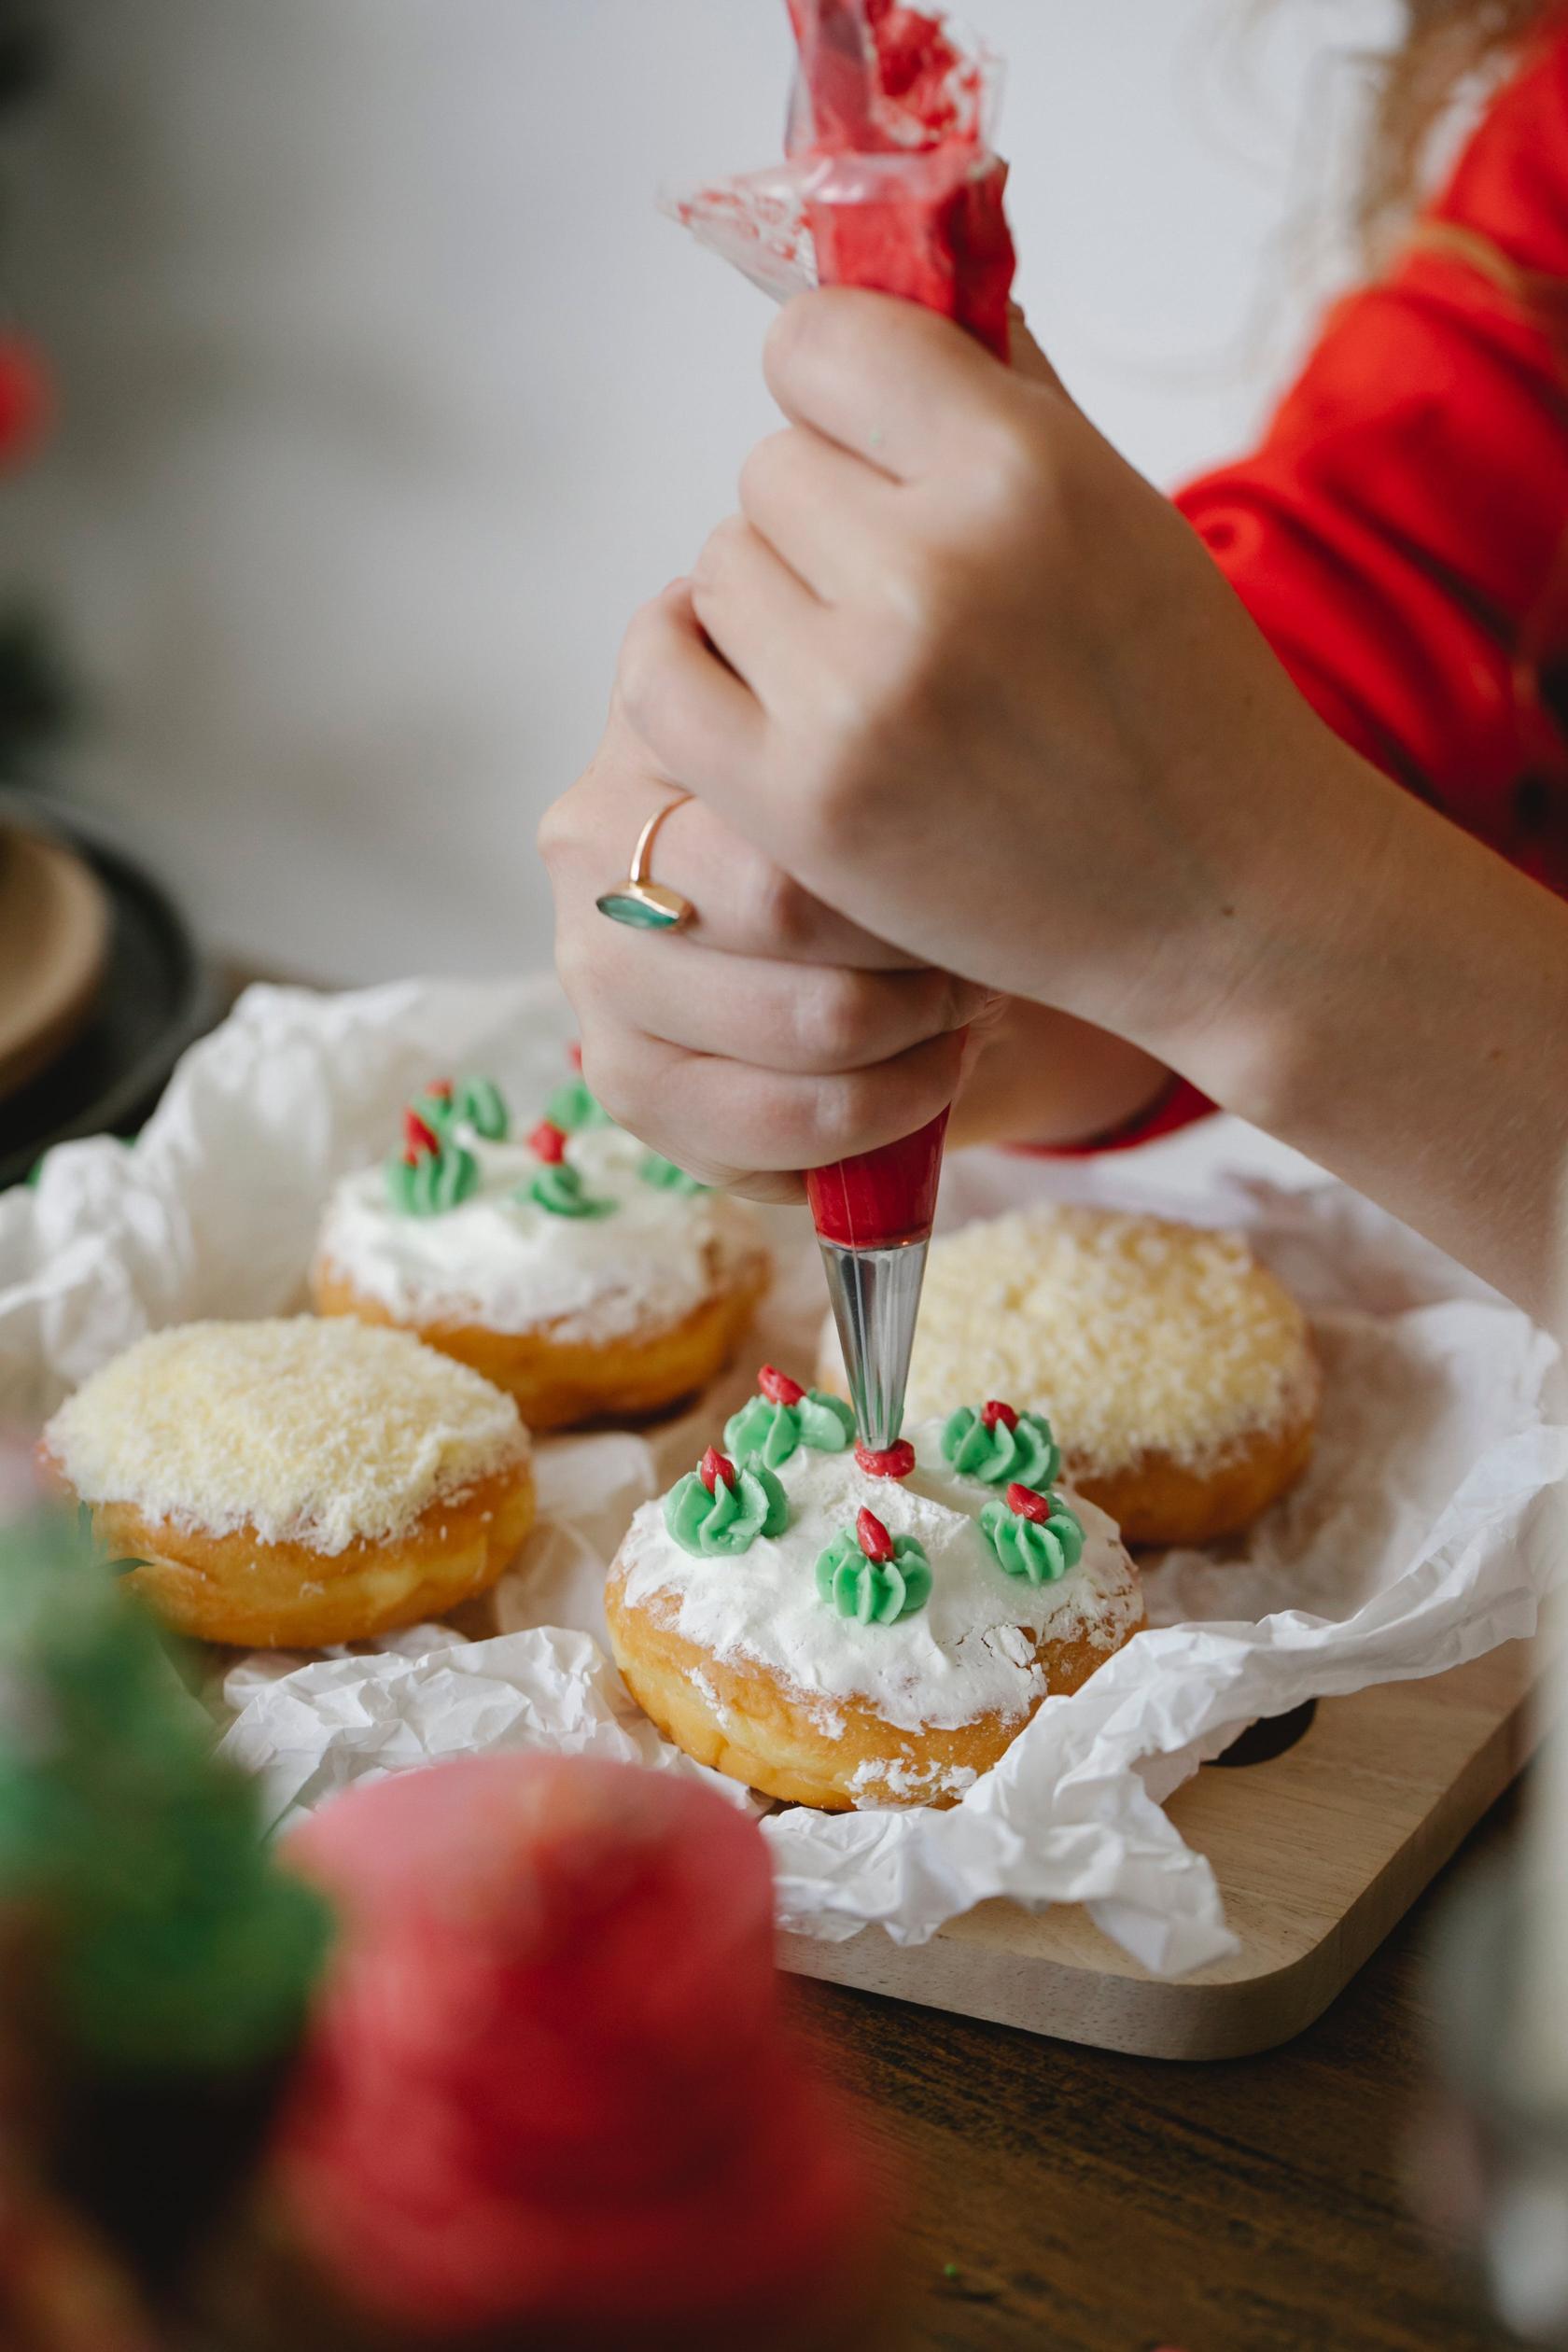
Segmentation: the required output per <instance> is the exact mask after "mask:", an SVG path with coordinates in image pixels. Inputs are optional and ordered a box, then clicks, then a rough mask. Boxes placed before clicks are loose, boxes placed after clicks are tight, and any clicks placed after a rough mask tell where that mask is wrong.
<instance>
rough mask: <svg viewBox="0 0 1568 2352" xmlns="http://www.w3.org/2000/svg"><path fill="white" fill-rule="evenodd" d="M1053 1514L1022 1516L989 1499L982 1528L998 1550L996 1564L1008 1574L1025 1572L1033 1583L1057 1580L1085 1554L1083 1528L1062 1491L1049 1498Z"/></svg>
mask: <svg viewBox="0 0 1568 2352" xmlns="http://www.w3.org/2000/svg"><path fill="white" fill-rule="evenodd" d="M1049 1500H1050V1505H1051V1516H1050V1518H1049V1519H1048V1520H1046V1521H1045V1522H1044V1524H1042V1523H1041V1522H1040V1521H1039V1520H1038V1519H1020V1518H1018V1517H1017V1516H1016V1515H1015V1513H1014V1512H1013V1511H1012V1510H1011V1509H1010V1508H1009V1506H1008V1505H1007V1504H1005V1503H1001V1502H994V1503H987V1505H986V1506H985V1508H984V1510H983V1511H982V1512H981V1514H980V1528H981V1532H982V1533H983V1534H984V1536H985V1538H986V1541H987V1544H989V1546H990V1547H991V1549H992V1551H993V1552H994V1553H995V1554H996V1558H997V1564H998V1566H999V1567H1000V1568H1001V1569H1002V1570H1003V1571H1004V1573H1005V1574H1006V1575H1009V1576H1023V1577H1026V1578H1027V1579H1028V1581H1029V1583H1030V1584H1032V1585H1043V1584H1057V1583H1058V1582H1059V1580H1060V1579H1061V1578H1062V1577H1063V1576H1065V1575H1067V1573H1068V1570H1069V1569H1070V1568H1076V1567H1077V1565H1078V1562H1079V1561H1081V1560H1082V1559H1083V1557H1084V1530H1083V1528H1082V1526H1081V1525H1080V1523H1079V1521H1078V1520H1077V1519H1074V1517H1073V1515H1072V1513H1071V1511H1070V1510H1069V1509H1068V1507H1067V1505H1066V1504H1065V1503H1064V1502H1063V1501H1062V1499H1061V1497H1060V1495H1058V1494H1053V1495H1052V1496H1051V1497H1050V1498H1049Z"/></svg>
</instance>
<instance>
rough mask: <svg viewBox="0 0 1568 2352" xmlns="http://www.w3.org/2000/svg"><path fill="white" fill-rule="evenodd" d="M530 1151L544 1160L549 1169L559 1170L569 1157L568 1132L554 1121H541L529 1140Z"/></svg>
mask: <svg viewBox="0 0 1568 2352" xmlns="http://www.w3.org/2000/svg"><path fill="white" fill-rule="evenodd" d="M528 1149H529V1151H530V1152H533V1153H534V1154H536V1155H537V1156H538V1157H539V1159H541V1160H543V1162H544V1164H545V1166H546V1167H547V1168H559V1167H560V1165H561V1162H562V1161H563V1160H564V1159H565V1158H566V1156H567V1131H566V1129H565V1127H557V1126H556V1125H555V1122H554V1121H553V1119H541V1120H540V1121H539V1125H538V1127H535V1129H534V1131H533V1133H532V1135H530V1136H529V1138H528Z"/></svg>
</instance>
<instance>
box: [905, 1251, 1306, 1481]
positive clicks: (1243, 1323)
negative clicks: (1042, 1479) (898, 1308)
mask: <svg viewBox="0 0 1568 2352" xmlns="http://www.w3.org/2000/svg"><path fill="white" fill-rule="evenodd" d="M1312 1380H1313V1372H1312V1360H1311V1352H1310V1347H1309V1340H1308V1336H1307V1323H1306V1318H1305V1317H1304V1315H1303V1314H1302V1311H1301V1309H1300V1308H1299V1307H1298V1306H1297V1305H1296V1303H1295V1299H1294V1298H1292V1297H1291V1295H1290V1294H1289V1292H1288V1291H1286V1290H1285V1289H1284V1287H1283V1285H1282V1284H1281V1282H1279V1281H1276V1279H1275V1277H1274V1276H1273V1275H1272V1274H1270V1273H1269V1272H1268V1271H1267V1267H1262V1266H1260V1265H1259V1264H1258V1263H1257V1261H1256V1259H1255V1258H1254V1257H1253V1253H1252V1251H1251V1250H1250V1248H1249V1247H1248V1245H1247V1242H1246V1240H1245V1239H1243V1237H1242V1236H1241V1235H1240V1234H1239V1233H1214V1232H1204V1231H1201V1230H1199V1229H1198V1228H1197V1227H1196V1226H1192V1225H1172V1224H1168V1223H1166V1222H1165V1221H1163V1220H1161V1219H1158V1218H1155V1217H1135V1216H1124V1215H1119V1214H1114V1213H1112V1212H1110V1211H1105V1210H1098V1209H1081V1208H1043V1209H1035V1210H1028V1211H1015V1213H1013V1214H1012V1215H1010V1216H1005V1217H998V1218H995V1219H992V1220H989V1221H987V1222H985V1223H982V1224H977V1225H966V1226H965V1227H964V1228H963V1230H962V1231H961V1232H959V1233H955V1234H951V1235H948V1236H946V1237H945V1238H944V1239H941V1240H939V1241H937V1242H936V1243H935V1244H934V1246H933V1247H932V1250H931V1264H930V1267H929V1270H928V1272H927V1276H926V1288H925V1296H924V1299H923V1302H922V1305H921V1309H920V1323H919V1329H918V1332H917V1337H916V1341H915V1358H914V1364H913V1366H912V1369H911V1373H910V1380H909V1400H908V1414H909V1419H910V1420H911V1421H919V1420H923V1419H924V1418H926V1417H927V1416H928V1415H931V1414H934V1413H939V1412H942V1411H944V1410H945V1409H946V1408H947V1407H949V1406H951V1405H952V1404H953V1402H954V1401H955V1400H959V1401H961V1402H964V1403H973V1404H978V1403H980V1402H981V1401H982V1400H983V1399H984V1398H987V1397H991V1396H999V1397H1004V1398H1005V1399H1006V1400H1007V1401H1008V1403H1010V1404H1012V1405H1015V1406H1016V1407H1018V1409H1019V1410H1020V1411H1021V1412H1022V1411H1035V1412H1043V1413H1044V1414H1046V1415H1047V1416H1048V1418H1049V1419H1050V1421H1051V1422H1052V1424H1053V1426H1054V1428H1055V1430H1056V1434H1057V1439H1058V1441H1059V1442H1060V1444H1061V1446H1062V1449H1063V1451H1064V1453H1065V1454H1066V1456H1067V1460H1068V1463H1069V1465H1070V1467H1071V1468H1075V1469H1077V1470H1078V1471H1079V1472H1080V1474H1083V1473H1085V1472H1086V1471H1088V1470H1089V1469H1090V1467H1091V1465H1092V1469H1093V1472H1094V1473H1096V1474H1098V1475H1100V1476H1107V1475H1110V1474H1111V1473H1113V1472H1115V1471H1118V1470H1123V1469H1127V1468H1129V1467H1130V1466H1131V1465H1132V1464H1133V1463H1136V1462H1137V1461H1139V1460H1140V1459H1141V1458H1142V1457H1143V1456H1145V1455H1148V1454H1151V1453H1158V1454H1163V1455H1166V1456H1168V1457H1169V1458H1170V1459H1171V1460H1173V1461H1175V1462H1177V1463H1182V1464H1183V1465H1185V1466H1189V1467H1192V1466H1196V1465H1199V1464H1206V1463H1210V1462H1211V1461H1212V1460H1213V1459H1214V1458H1215V1457H1217V1456H1222V1455H1223V1454H1224V1453H1225V1450H1226V1449H1227V1448H1230V1447H1233V1446H1235V1445H1236V1444H1237V1443H1239V1441H1240V1440H1241V1439H1243V1438H1244V1437H1246V1436H1248V1435H1252V1434H1253V1433H1255V1432H1263V1431H1268V1430H1274V1429H1279V1428H1281V1427H1282V1426H1283V1425H1284V1424H1285V1423H1286V1422H1287V1421H1289V1420H1290V1419H1291V1418H1292V1416H1293V1415H1294V1414H1295V1413H1297V1412H1299V1411H1301V1410H1302V1409H1303V1407H1304V1405H1305V1403H1306V1402H1307V1400H1309V1397H1310V1395H1311V1391H1312Z"/></svg>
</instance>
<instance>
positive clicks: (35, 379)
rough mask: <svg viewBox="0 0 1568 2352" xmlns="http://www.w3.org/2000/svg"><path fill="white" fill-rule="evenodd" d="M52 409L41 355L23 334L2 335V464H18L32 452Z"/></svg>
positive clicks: (0, 358)
mask: <svg viewBox="0 0 1568 2352" xmlns="http://www.w3.org/2000/svg"><path fill="white" fill-rule="evenodd" d="M53 410H54V400H53V396H52V393H51V391H50V387H49V372H48V370H47V369H46V367H45V364H44V360H43V357H42V355H41V354H40V353H39V352H37V351H35V349H34V347H33V345H32V344H31V343H24V342H23V341H22V340H21V337H20V336H16V335H7V336H0V466H4V467H11V466H15V465H18V464H20V463H21V460H22V459H23V458H24V457H30V456H31V455H33V452H34V450H35V448H36V447H37V445H38V443H39V442H40V441H42V440H43V439H44V436H45V434H46V432H47V431H48V428H49V421H50V418H51V416H52V414H53Z"/></svg>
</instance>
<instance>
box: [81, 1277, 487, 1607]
mask: <svg viewBox="0 0 1568 2352" xmlns="http://www.w3.org/2000/svg"><path fill="white" fill-rule="evenodd" d="M39 1451H40V1459H41V1463H42V1465H43V1468H44V1470H45V1472H46V1474H47V1475H48V1476H49V1478H50V1479H51V1481H52V1482H53V1483H54V1484H55V1485H56V1486H58V1487H60V1488H62V1489H63V1491H65V1492H66V1493H67V1494H68V1495H70V1496H72V1497H73V1498H74V1499H75V1500H76V1501H77V1503H80V1504H85V1505H87V1506H88V1508H89V1509H90V1510H91V1514H92V1521H93V1528H94V1532H95V1533H96V1534H97V1536H98V1538H99V1540H100V1541H101V1542H102V1543H104V1544H105V1545H106V1546H107V1547H110V1548H111V1550H112V1552H113V1554H114V1556H115V1557H116V1558H117V1559H119V1560H124V1561H134V1562H136V1563H137V1564H136V1565H135V1566H134V1567H133V1568H132V1569H131V1570H130V1571H129V1572H128V1574H127V1575H126V1579H125V1580H126V1583H127V1584H128V1585H129V1586H130V1588H131V1589H132V1590H133V1591H136V1592H139V1593H141V1594H142V1595H143V1596H144V1597H145V1599H146V1600H147V1601H148V1602H149V1603H151V1604H152V1606H153V1607H154V1608H155V1609H156V1610H157V1611H158V1613H159V1614H160V1616H161V1617H163V1618H164V1619H165V1620H166V1621H167V1622H168V1623H169V1624H171V1625H173V1626H175V1627H176V1628H177V1629H178V1630H179V1631H181V1632H183V1633H189V1634H194V1635H195V1636H196V1637H197V1638H198V1639H199V1640H202V1641H206V1642H226V1643H234V1644H239V1645H244V1646H245V1647H246V1648H260V1649H270V1648H288V1649H295V1648H316V1647H319V1646H321V1645H325V1644H328V1643H334V1642H354V1641H362V1640H364V1639H366V1638H367V1637H368V1636H369V1635H371V1634H373V1633H383V1632H385V1631H388V1630H389V1629H390V1628H391V1627H393V1626H399V1625H412V1624H414V1623H415V1622H416V1621H418V1620H419V1619H420V1618H423V1617H440V1616H441V1615H443V1614H444V1613H445V1612H446V1611H447V1610H449V1609H451V1608H454V1607H455V1605H456V1604H457V1603H458V1602H460V1601H465V1600H467V1599H468V1598H469V1596H470V1594H473V1593H477V1592H483V1590H484V1589H486V1587H487V1586H489V1585H492V1584H494V1583H495V1581H496V1579H497V1576H498V1575H500V1574H501V1571H502V1570H503V1569H504V1568H506V1567H508V1566H509V1565H510V1563H511V1560H512V1559H513V1557H514V1555H515V1554H516V1552H517V1549H518V1547H519V1546H520V1545H521V1543H522V1541H523V1538H524V1536H525V1534H526V1533H527V1532H528V1529H529V1527H530V1525H531V1524H532V1521H533V1516H534V1482H533V1471H532V1465H531V1459H530V1447H529V1441H528V1433H527V1431H526V1429H525V1427H524V1425H523V1422H522V1420H521V1418H520V1417H519V1414H518V1411H517V1407H516V1405H515V1403H514V1402H513V1401H512V1399H511V1397H510V1396H506V1395H504V1394H503V1393H501V1392H500V1390H498V1389H496V1388H493V1387H492V1386H491V1385H490V1383H489V1382H488V1381H487V1380H483V1379H480V1377H479V1375H478V1374H477V1373H476V1372H470V1371H469V1370H468V1369H467V1368H466V1367H465V1366H464V1365H457V1364H453V1363H452V1362H451V1361H450V1360H449V1359H448V1358H446V1357H445V1356H441V1355H438V1354H437V1353H436V1352H435V1351H434V1350H433V1349H430V1348H426V1347H422V1346H421V1345H420V1343H419V1341H418V1340H417V1339H414V1338H412V1337H409V1335H408V1334H407V1333H405V1332H399V1331H377V1330H372V1329H371V1328H370V1327H368V1326H367V1325H364V1324H361V1323H349V1322H343V1323H323V1322H318V1321H316V1320H315V1318H314V1317H312V1316H305V1315H302V1316H297V1317H294V1318H292V1319H289V1320H287V1321H280V1322H273V1323H186V1324H183V1325H181V1326H179V1327H178V1328H176V1329H174V1330H169V1331H159V1332H154V1333H152V1334H151V1335H150V1336H149V1337H147V1338H145V1339H138V1340H137V1341H136V1343H135V1345H134V1346H133V1347H131V1348H128V1349H127V1350H126V1351H125V1352H124V1354H123V1355H119V1356H117V1357H115V1359H114V1360H113V1362H112V1363H110V1364H107V1365H105V1366H104V1368H103V1369H102V1370H101V1371H99V1372H96V1373H94V1374H93V1376H92V1378H91V1379H90V1380H88V1381H87V1382H86V1383H85V1384H84V1385H83V1386H82V1387H81V1388H79V1389H78V1390H77V1393H76V1394H75V1395H74V1396H73V1397H71V1398H70V1399H69V1400H68V1401H67V1402H66V1403H65V1404H64V1405H63V1406H62V1407H61V1408H60V1410H59V1412H57V1413H56V1414H55V1416H54V1418H53V1420H52V1421H49V1424H48V1425H47V1427H46V1428H45V1430H44V1434H43V1436H42V1437H41V1439H40V1440H39Z"/></svg>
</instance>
